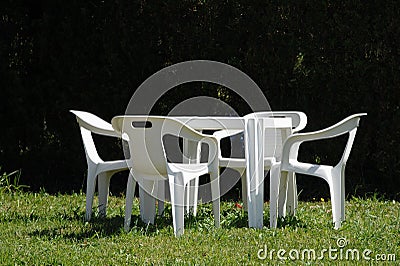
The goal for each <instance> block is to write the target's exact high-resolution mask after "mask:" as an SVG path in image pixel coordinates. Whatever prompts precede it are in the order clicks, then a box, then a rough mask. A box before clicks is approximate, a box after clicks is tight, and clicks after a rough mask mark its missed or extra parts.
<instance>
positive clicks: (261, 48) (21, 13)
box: [0, 0, 400, 197]
mask: <svg viewBox="0 0 400 266" xmlns="http://www.w3.org/2000/svg"><path fill="white" fill-rule="evenodd" d="M399 10H400V2H399V1H395V0H385V1H377V0H374V1H368V2H362V1H307V2H306V3H304V2H301V1H285V2H284V3H278V2H276V1H250V2H248V1H243V0H234V1H216V0H213V1H179V2H175V1H158V2H157V1H153V2H149V1H117V2H115V1H91V2H86V1H60V0H55V1H54V0H52V1H50V0H44V1H39V2H32V1H22V0H15V1H11V0H6V1H3V2H2V8H1V9H0V32H1V35H2V38H1V39H0V58H2V60H1V62H0V87H1V96H0V97H1V99H2V104H1V105H0V124H1V125H3V127H4V128H5V129H6V130H2V134H0V162H1V164H3V165H7V167H9V169H6V170H8V171H10V170H11V169H23V170H24V175H23V176H22V179H23V182H24V183H27V184H29V185H31V187H32V189H36V190H37V189H39V188H40V187H42V186H45V187H46V188H47V189H48V190H52V191H59V190H62V191H71V190H79V189H80V188H81V187H82V182H83V181H82V176H83V175H84V172H85V159H84V154H83V149H82V144H81V140H80V136H79V130H78V128H77V125H76V122H75V119H74V118H73V116H72V115H71V114H69V113H68V110H69V109H81V110H86V111H89V112H93V113H95V114H97V115H99V116H100V117H103V118H104V119H106V120H110V119H111V118H112V117H113V116H114V115H118V114H122V113H124V111H125V107H126V104H127V103H128V101H129V99H130V97H131V96H132V94H133V92H134V91H135V89H136V88H137V87H138V86H139V85H140V84H141V83H142V82H143V81H144V80H145V79H146V78H148V77H149V76H150V75H151V74H153V73H155V72H156V71H158V70H160V69H162V68H163V67H165V66H167V65H171V64H174V63H178V62H182V61H186V60H191V59H209V60H217V61H221V62H224V63H228V64H231V65H233V66H235V67H237V68H239V69H241V70H243V71H244V72H245V73H247V74H248V75H249V76H250V77H251V78H252V79H254V80H255V82H256V83H257V84H258V85H259V86H260V88H262V90H263V92H264V94H265V95H266V97H267V99H268V100H269V102H270V105H271V108H272V109H273V110H300V111H304V112H305V113H306V114H307V115H308V118H309V123H308V124H309V125H308V126H307V128H306V130H307V131H310V130H316V129H320V128H323V127H326V126H328V125H331V124H333V123H335V122H338V121H339V120H340V119H342V118H344V117H346V116H347V115H350V114H352V113H358V112H367V113H368V116H367V117H365V118H363V119H362V121H361V124H360V130H359V132H358V135H357V138H356V142H355V144H354V149H353V151H352V155H351V156H350V160H349V162H348V167H347V172H346V174H347V176H346V180H347V181H346V182H348V184H347V186H346V188H347V191H348V192H350V193H354V191H355V189H356V188H357V191H358V192H359V193H360V194H364V193H365V192H367V191H375V190H377V191H379V192H381V193H385V194H386V195H387V196H389V197H398V196H399V195H398V191H399V190H398V187H399V186H400V180H399V178H397V177H398V176H399V175H400V167H399V164H398V162H399V161H400V158H399V154H400V153H399V152H398V151H399V149H400V141H399V138H398V136H399V134H400V120H399V119H400V115H399V112H400V109H399V99H400V95H399V93H400V92H399V91H400V90H399V89H398V84H400V80H399V79H400V74H399V73H400V72H399V68H398V66H399V65H400V56H399V49H398V41H397V40H399V39H400V20H399V17H400V14H399ZM197 95H208V96H212V97H219V98H221V99H222V100H224V101H226V102H227V103H228V104H230V105H231V106H232V107H233V108H235V110H237V111H238V112H239V113H240V114H246V113H247V112H249V111H250V110H249V108H248V106H246V104H245V103H243V101H240V100H239V99H238V96H237V95H235V94H233V93H231V92H229V91H228V90H225V89H223V88H220V87H215V86H209V85H207V84H187V85H185V86H180V87H179V88H177V89H175V90H173V91H171V93H169V94H167V95H165V97H163V98H162V99H160V101H159V102H158V104H157V105H156V106H155V107H154V109H153V113H157V114H166V113H168V111H169V110H171V109H172V108H173V106H174V105H175V104H177V103H179V102H180V101H182V100H184V99H188V98H190V97H193V96H197ZM342 144H343V142H330V143H328V144H327V145H325V144H324V145H320V144H311V145H309V146H307V148H305V149H303V150H302V151H301V157H302V159H304V160H305V161H314V160H315V158H316V156H317V158H319V159H320V161H321V163H330V164H334V163H335V161H336V159H337V158H338V157H340V154H339V153H340V151H341V150H342V148H343V147H342ZM115 148H116V147H115V145H114V143H111V144H106V146H105V150H106V151H107V152H106V155H107V156H110V157H111V158H112V159H118V158H120V157H121V155H122V154H121V153H118V152H110V151H111V150H114V149H115ZM115 150H118V149H115ZM55 176H56V177H57V178H54V177H55ZM307 182H308V181H307V180H306V179H305V180H304V181H302V182H300V184H299V185H300V186H302V188H304V189H306V188H307V187H310V183H307ZM316 193H318V191H317V192H316ZM304 194H305V195H307V194H308V193H304Z"/></svg>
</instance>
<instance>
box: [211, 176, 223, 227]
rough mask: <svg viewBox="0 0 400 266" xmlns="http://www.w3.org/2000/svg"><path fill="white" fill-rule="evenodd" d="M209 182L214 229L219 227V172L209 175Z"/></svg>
mask: <svg viewBox="0 0 400 266" xmlns="http://www.w3.org/2000/svg"><path fill="white" fill-rule="evenodd" d="M210 181H211V198H212V204H213V214H214V224H215V227H219V226H220V196H221V195H220V187H219V170H217V172H216V173H210Z"/></svg>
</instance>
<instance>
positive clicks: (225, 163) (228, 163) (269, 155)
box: [214, 111, 307, 214]
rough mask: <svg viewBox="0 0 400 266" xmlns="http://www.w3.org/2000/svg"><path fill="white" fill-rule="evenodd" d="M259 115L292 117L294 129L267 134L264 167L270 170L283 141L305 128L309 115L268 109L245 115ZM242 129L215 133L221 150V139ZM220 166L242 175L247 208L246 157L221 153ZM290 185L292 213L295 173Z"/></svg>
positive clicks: (294, 207) (294, 202)
mask: <svg viewBox="0 0 400 266" xmlns="http://www.w3.org/2000/svg"><path fill="white" fill-rule="evenodd" d="M252 117H259V118H267V117H288V118H291V119H292V127H293V128H292V131H291V132H286V134H284V133H282V131H281V130H273V129H272V130H271V129H269V130H268V132H266V134H265V141H264V168H265V170H269V169H270V168H271V166H272V164H273V163H275V162H276V161H280V159H281V150H282V143H283V141H284V140H285V139H286V137H287V136H288V135H290V134H291V133H294V132H298V131H300V130H302V129H304V128H305V127H306V125H307V116H306V114H305V113H303V112H296V111H266V112H256V113H251V114H248V115H246V116H244V118H245V119H247V118H252ZM242 132H243V131H241V130H220V131H217V132H215V133H214V136H215V137H216V138H217V140H218V148H219V150H220V145H221V139H223V138H226V137H230V136H234V135H237V134H240V133H242ZM218 160H219V166H220V167H229V168H231V169H234V170H236V171H238V172H239V174H240V175H241V181H242V198H243V206H244V208H245V209H247V196H248V195H247V188H248V186H249V184H247V181H246V176H245V175H246V161H245V159H244V158H226V157H222V155H221V154H219V158H218ZM289 176H290V184H291V185H290V186H289V188H288V190H289V191H288V193H287V194H288V200H287V201H288V203H287V204H286V207H287V211H288V212H290V213H293V214H294V212H295V209H296V206H297V190H296V180H295V176H294V173H291V174H290V175H289Z"/></svg>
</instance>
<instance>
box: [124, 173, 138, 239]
mask: <svg viewBox="0 0 400 266" xmlns="http://www.w3.org/2000/svg"><path fill="white" fill-rule="evenodd" d="M135 188H136V181H135V179H134V178H133V176H132V174H131V173H129V176H128V184H127V185H126V199H125V200H126V202H125V221H124V229H125V232H128V231H129V229H130V227H131V218H132V204H133V196H134V194H135Z"/></svg>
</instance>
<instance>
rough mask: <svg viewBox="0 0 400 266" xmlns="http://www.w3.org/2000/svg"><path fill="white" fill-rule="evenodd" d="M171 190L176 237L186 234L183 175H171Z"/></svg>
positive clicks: (169, 178)
mask: <svg viewBox="0 0 400 266" xmlns="http://www.w3.org/2000/svg"><path fill="white" fill-rule="evenodd" d="M168 180H169V189H170V193H171V205H172V220H173V227H174V234H175V236H181V235H182V234H183V233H184V198H185V184H184V180H183V175H182V173H178V174H176V175H170V176H169V177H168Z"/></svg>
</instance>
